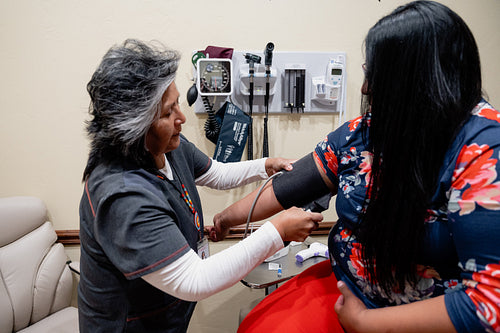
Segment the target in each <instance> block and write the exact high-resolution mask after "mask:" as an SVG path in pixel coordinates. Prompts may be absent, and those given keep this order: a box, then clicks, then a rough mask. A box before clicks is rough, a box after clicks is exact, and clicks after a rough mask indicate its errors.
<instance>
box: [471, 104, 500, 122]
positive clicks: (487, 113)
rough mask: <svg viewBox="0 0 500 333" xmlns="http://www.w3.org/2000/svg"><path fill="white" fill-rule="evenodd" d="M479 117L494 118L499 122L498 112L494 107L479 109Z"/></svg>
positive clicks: (499, 115)
mask: <svg viewBox="0 0 500 333" xmlns="http://www.w3.org/2000/svg"><path fill="white" fill-rule="evenodd" d="M477 115H478V116H479V117H484V118H487V119H491V120H495V121H497V122H499V123H500V112H498V111H497V110H495V109H490V108H488V107H486V108H483V109H481V110H479V112H478V113H477Z"/></svg>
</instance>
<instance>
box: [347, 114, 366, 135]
mask: <svg viewBox="0 0 500 333" xmlns="http://www.w3.org/2000/svg"><path fill="white" fill-rule="evenodd" d="M361 119H363V117H362V116H359V117H357V118H354V119H352V120H350V121H349V125H348V126H349V131H350V132H354V131H355V130H356V128H358V126H359V124H361Z"/></svg>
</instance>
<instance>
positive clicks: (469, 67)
mask: <svg viewBox="0 0 500 333" xmlns="http://www.w3.org/2000/svg"><path fill="white" fill-rule="evenodd" d="M365 52H366V64H365V67H366V72H365V80H366V81H365V86H364V89H363V90H364V92H365V93H366V95H367V96H366V97H365V101H366V103H362V105H364V108H365V109H364V110H362V112H364V113H365V114H368V113H370V114H371V117H368V116H367V117H364V119H365V123H364V124H363V126H364V128H365V130H367V133H366V135H367V137H368V139H369V148H370V150H371V152H372V153H373V165H372V177H371V181H370V184H369V191H368V193H370V195H369V197H367V198H366V199H365V211H364V213H363V214H362V216H361V226H360V229H359V232H358V236H359V239H360V241H361V242H362V244H363V252H362V253H363V259H364V261H365V263H366V264H367V266H368V272H369V276H370V277H371V278H372V279H371V280H372V281H377V282H378V283H379V284H380V286H381V287H382V289H383V290H384V291H385V292H387V293H388V292H390V291H391V290H393V289H394V288H399V289H400V290H403V289H404V286H405V284H406V283H408V282H409V283H410V284H413V285H414V284H415V283H416V282H417V278H416V274H415V273H416V266H415V265H416V263H417V262H418V253H419V249H420V247H421V243H422V238H423V236H424V221H425V219H426V217H427V209H428V208H429V204H430V202H431V197H432V195H433V194H434V191H435V189H436V185H437V179H438V174H439V170H440V168H441V165H442V163H443V158H444V155H445V153H446V151H447V150H448V148H449V146H450V144H451V142H452V140H453V139H454V137H455V136H456V134H457V132H458V131H459V130H460V128H461V126H462V124H463V123H464V122H465V121H466V120H467V119H468V117H469V115H470V112H471V110H472V109H473V107H474V106H475V105H476V104H477V103H478V102H479V101H480V100H481V70H480V62H479V53H478V49H477V46H476V42H475V40H474V37H473V35H472V33H471V31H470V30H469V28H468V27H467V25H466V24H465V22H464V21H463V20H462V19H461V18H460V17H459V16H458V15H457V14H456V13H454V12H453V11H452V10H450V9H449V8H447V7H446V6H444V5H442V4H439V3H436V2H432V1H415V2H411V3H409V4H407V5H404V6H401V7H399V8H397V9H396V10H395V11H393V12H392V13H391V14H389V15H387V16H386V17H384V18H382V19H381V20H379V21H378V22H377V23H376V24H375V25H374V26H373V27H372V28H371V29H370V31H369V32H368V35H367V37H366V39H365ZM368 119H369V120H368ZM368 122H369V124H368Z"/></svg>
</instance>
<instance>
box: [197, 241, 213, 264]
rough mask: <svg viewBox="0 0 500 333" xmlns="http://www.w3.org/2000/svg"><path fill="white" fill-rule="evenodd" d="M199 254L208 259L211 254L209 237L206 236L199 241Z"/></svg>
mask: <svg viewBox="0 0 500 333" xmlns="http://www.w3.org/2000/svg"><path fill="white" fill-rule="evenodd" d="M198 256H200V258H201V259H206V258H208V257H209V256H210V253H209V251H208V238H207V237H206V236H205V237H203V238H202V239H201V240H199V241H198Z"/></svg>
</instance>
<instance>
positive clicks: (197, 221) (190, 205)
mask: <svg viewBox="0 0 500 333" xmlns="http://www.w3.org/2000/svg"><path fill="white" fill-rule="evenodd" d="M170 167H171V168H172V170H173V171H174V174H175V176H176V177H177V179H178V180H179V182H180V184H181V188H182V189H179V188H178V187H177V186H175V184H174V182H172V181H170V179H168V178H166V177H164V176H163V175H161V174H159V173H156V177H158V178H160V179H163V180H165V181H167V182H168V183H170V184H171V185H172V187H173V188H175V189H176V190H177V192H179V194H180V195H181V198H182V200H183V201H184V203H185V204H186V206H187V207H188V208H189V210H190V211H191V213H192V214H193V223H194V226H195V227H196V230H198V238H199V239H201V223H200V216H199V215H198V212H197V211H196V208H195V207H194V204H193V201H192V200H191V196H190V195H189V192H188V191H187V188H186V186H185V185H184V183H183V182H182V180H181V177H179V175H178V174H177V171H176V170H175V168H174V166H173V164H172V163H170Z"/></svg>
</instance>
